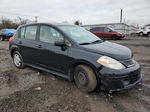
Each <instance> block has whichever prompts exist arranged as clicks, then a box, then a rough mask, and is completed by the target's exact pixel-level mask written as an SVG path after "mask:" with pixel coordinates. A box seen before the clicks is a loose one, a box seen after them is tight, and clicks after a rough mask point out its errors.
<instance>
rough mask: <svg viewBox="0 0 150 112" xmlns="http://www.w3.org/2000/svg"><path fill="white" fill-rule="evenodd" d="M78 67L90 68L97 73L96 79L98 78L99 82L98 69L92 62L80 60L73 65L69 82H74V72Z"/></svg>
mask: <svg viewBox="0 0 150 112" xmlns="http://www.w3.org/2000/svg"><path fill="white" fill-rule="evenodd" d="M78 65H87V66H89V67H90V68H91V69H92V70H93V71H94V73H95V75H96V78H97V81H98V82H99V80H98V79H99V75H98V71H97V68H96V67H95V66H94V65H93V64H92V63H90V62H88V61H85V60H78V61H76V62H75V63H73V64H72V65H71V67H70V69H69V80H70V81H73V80H74V70H75V68H76V66H78Z"/></svg>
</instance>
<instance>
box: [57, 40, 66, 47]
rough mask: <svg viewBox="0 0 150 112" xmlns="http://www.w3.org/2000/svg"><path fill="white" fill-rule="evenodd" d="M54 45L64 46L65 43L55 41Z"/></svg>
mask: <svg viewBox="0 0 150 112" xmlns="http://www.w3.org/2000/svg"><path fill="white" fill-rule="evenodd" d="M55 46H60V47H63V46H65V43H64V41H56V42H55Z"/></svg>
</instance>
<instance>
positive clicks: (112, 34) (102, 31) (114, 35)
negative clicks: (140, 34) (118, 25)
mask: <svg viewBox="0 0 150 112" xmlns="http://www.w3.org/2000/svg"><path fill="white" fill-rule="evenodd" d="M90 31H91V32H92V33H93V34H95V35H96V36H98V37H100V38H104V39H108V38H111V39H114V40H117V39H123V38H124V35H123V34H122V33H120V32H116V31H113V30H112V29H110V28H107V27H94V28H91V29H90Z"/></svg>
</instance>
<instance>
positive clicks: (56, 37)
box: [40, 26, 64, 44]
mask: <svg viewBox="0 0 150 112" xmlns="http://www.w3.org/2000/svg"><path fill="white" fill-rule="evenodd" d="M63 39H64V38H63V36H62V34H61V33H59V32H58V31H57V30H55V29H54V28H52V27H50V26H41V27H40V41H42V42H48V43H52V44H53V43H55V41H60V40H63Z"/></svg>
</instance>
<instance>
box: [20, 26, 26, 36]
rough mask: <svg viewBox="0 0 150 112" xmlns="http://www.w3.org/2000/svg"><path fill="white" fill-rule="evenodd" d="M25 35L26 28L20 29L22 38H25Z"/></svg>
mask: <svg viewBox="0 0 150 112" xmlns="http://www.w3.org/2000/svg"><path fill="white" fill-rule="evenodd" d="M24 34H25V27H22V28H21V29H20V38H24Z"/></svg>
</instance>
